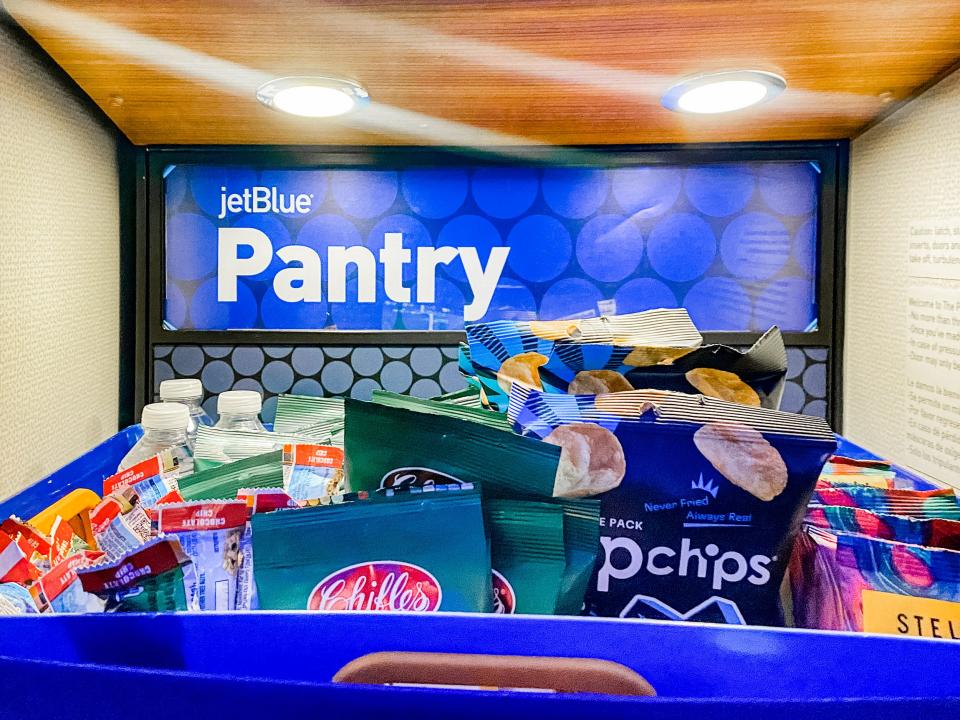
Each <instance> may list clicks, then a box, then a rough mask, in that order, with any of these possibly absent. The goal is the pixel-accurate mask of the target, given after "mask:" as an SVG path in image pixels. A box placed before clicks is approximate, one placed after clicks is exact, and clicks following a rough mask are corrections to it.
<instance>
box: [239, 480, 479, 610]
mask: <svg viewBox="0 0 960 720" xmlns="http://www.w3.org/2000/svg"><path fill="white" fill-rule="evenodd" d="M361 497H362V496H361ZM344 500H345V501H344V502H341V503H337V504H329V505H318V506H315V507H309V508H300V509H295V510H279V511H277V512H272V513H264V514H258V515H254V516H253V520H252V527H253V555H254V557H255V558H256V565H255V567H254V577H255V579H256V585H257V595H258V599H259V606H260V608H261V609H268V610H317V611H325V612H337V611H358V610H366V611H377V612H435V611H438V610H444V611H459V612H489V611H490V609H491V598H492V590H491V583H490V550H489V546H488V544H487V539H486V535H485V533H484V525H483V512H482V510H481V507H480V493H479V492H478V491H477V490H475V489H474V488H473V487H472V486H462V487H456V486H453V487H449V486H438V487H436V488H424V489H420V488H413V489H411V491H410V492H404V493H394V492H392V491H388V492H386V493H385V494H384V496H373V495H370V496H369V497H367V498H363V499H356V500H351V499H350V496H346V497H345V498H344Z"/></svg>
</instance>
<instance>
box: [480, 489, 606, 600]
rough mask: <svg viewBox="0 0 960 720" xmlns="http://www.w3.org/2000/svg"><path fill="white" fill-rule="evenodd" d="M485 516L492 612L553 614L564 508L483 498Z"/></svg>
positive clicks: (560, 569)
mask: <svg viewBox="0 0 960 720" xmlns="http://www.w3.org/2000/svg"><path fill="white" fill-rule="evenodd" d="M484 516H485V518H486V520H487V527H488V530H489V532H490V564H491V567H492V572H493V611H494V612H495V613H500V614H505V615H510V614H513V613H531V614H538V615H552V614H553V613H554V611H555V609H556V605H557V598H558V596H559V594H560V587H561V584H562V582H563V576H564V571H565V567H566V559H565V555H564V542H563V508H562V507H561V506H560V505H559V504H554V503H547V502H531V501H525V500H488V501H487V502H485V503H484ZM591 569H592V568H591ZM581 600H582V598H581Z"/></svg>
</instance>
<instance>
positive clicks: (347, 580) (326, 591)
mask: <svg viewBox="0 0 960 720" xmlns="http://www.w3.org/2000/svg"><path fill="white" fill-rule="evenodd" d="M442 597H443V593H442V591H441V589H440V583H438V582H437V579H436V578H435V577H434V576H433V575H431V574H430V573H428V572H427V571H426V570H424V569H423V568H422V567H418V566H417V565H411V564H410V563H404V562H396V561H393V560H381V561H375V562H368V563H360V564H358V565H351V566H350V567H345V568H343V569H341V570H337V571H336V572H335V573H332V574H330V575H327V577H325V578H324V579H323V580H321V581H320V582H319V583H317V586H316V587H315V588H314V589H313V592H311V593H310V599H309V600H308V601H307V609H308V610H321V611H326V612H330V611H350V610H373V611H378V612H432V611H434V610H438V609H439V608H440V600H441V598H442Z"/></svg>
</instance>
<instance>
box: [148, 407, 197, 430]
mask: <svg viewBox="0 0 960 720" xmlns="http://www.w3.org/2000/svg"><path fill="white" fill-rule="evenodd" d="M140 424H141V425H143V427H144V429H145V430H186V429H187V425H189V424H190V408H188V407H187V406H186V405H181V404H180V403H151V404H150V405H144V407H143V413H142V414H141V415H140Z"/></svg>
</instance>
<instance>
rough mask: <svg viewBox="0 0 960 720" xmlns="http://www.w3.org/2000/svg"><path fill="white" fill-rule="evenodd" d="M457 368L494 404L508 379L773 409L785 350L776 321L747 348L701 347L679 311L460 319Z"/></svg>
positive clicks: (560, 389) (566, 389)
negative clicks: (667, 393) (463, 339)
mask: <svg viewBox="0 0 960 720" xmlns="http://www.w3.org/2000/svg"><path fill="white" fill-rule="evenodd" d="M466 333H467V344H466V346H461V353H460V369H461V372H463V374H464V375H465V376H466V377H467V381H468V382H470V383H471V384H473V385H475V386H478V387H479V388H480V389H481V390H483V391H484V393H485V396H486V398H487V402H488V403H489V405H490V406H491V407H492V408H494V409H499V410H501V411H503V410H505V409H506V406H507V402H508V396H509V392H510V387H511V386H512V384H513V383H514V382H517V383H519V384H522V385H525V386H527V387H530V388H534V389H537V390H542V391H544V392H548V393H569V394H571V395H575V394H582V395H586V394H601V393H612V392H622V391H628V390H633V389H634V388H655V389H659V390H671V391H676V392H686V393H700V394H703V395H707V396H710V397H715V398H720V399H723V400H728V401H731V402H737V403H742V404H745V405H753V406H763V407H766V408H773V409H775V408H777V407H779V405H780V398H781V396H782V394H783V380H784V376H785V374H786V370H787V354H786V349H785V348H784V344H783V338H782V336H781V334H780V331H779V330H778V329H777V328H775V327H774V328H771V329H770V330H768V331H767V332H766V333H765V334H764V335H763V336H762V337H761V338H760V339H759V340H757V342H756V343H754V345H753V347H751V348H750V349H748V350H746V351H740V350H737V349H735V348H731V347H726V346H724V345H709V346H705V347H701V346H700V344H701V342H702V338H701V336H700V333H699V332H697V330H696V328H695V327H694V326H693V323H692V322H690V318H689V316H688V315H687V313H686V311H685V310H682V309H678V310H649V311H647V312H643V313H635V314H631V315H621V316H609V317H606V316H605V317H600V318H591V319H589V320H580V321H555V322H537V321H530V322H527V321H508V320H497V321H493V322H488V323H473V324H469V325H467V326H466Z"/></svg>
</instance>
